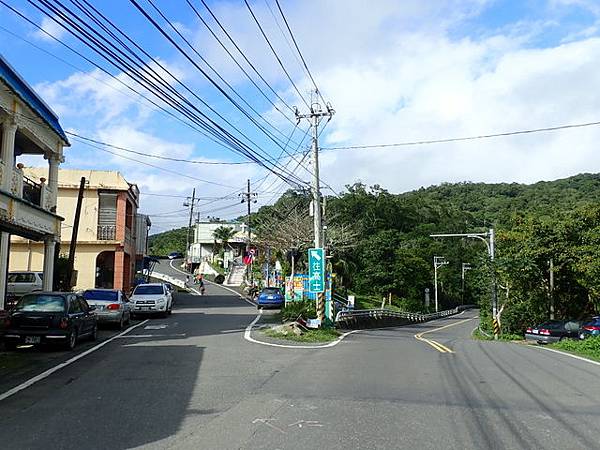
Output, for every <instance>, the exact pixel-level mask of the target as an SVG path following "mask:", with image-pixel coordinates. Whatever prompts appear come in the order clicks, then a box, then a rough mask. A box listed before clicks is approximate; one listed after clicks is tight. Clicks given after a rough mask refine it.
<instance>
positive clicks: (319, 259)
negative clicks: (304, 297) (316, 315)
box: [308, 248, 325, 294]
mask: <svg viewBox="0 0 600 450" xmlns="http://www.w3.org/2000/svg"><path fill="white" fill-rule="evenodd" d="M308 292H311V293H313V294H314V293H319V292H325V252H324V251H323V249H322V248H309V249H308Z"/></svg>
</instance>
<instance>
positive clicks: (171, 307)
mask: <svg viewBox="0 0 600 450" xmlns="http://www.w3.org/2000/svg"><path fill="white" fill-rule="evenodd" d="M167 314H168V315H171V314H173V303H171V306H169V309H168V310H167Z"/></svg>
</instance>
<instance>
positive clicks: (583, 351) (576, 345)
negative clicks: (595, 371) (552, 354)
mask: <svg viewBox="0 0 600 450" xmlns="http://www.w3.org/2000/svg"><path fill="white" fill-rule="evenodd" d="M549 347H551V348H555V349H557V350H563V351H566V352H569V353H573V354H575V355H578V356H583V357H584V358H589V359H593V360H595V361H600V336H595V337H589V338H587V339H584V340H583V341H580V340H572V339H564V340H562V341H561V342H557V343H555V344H550V345H549Z"/></svg>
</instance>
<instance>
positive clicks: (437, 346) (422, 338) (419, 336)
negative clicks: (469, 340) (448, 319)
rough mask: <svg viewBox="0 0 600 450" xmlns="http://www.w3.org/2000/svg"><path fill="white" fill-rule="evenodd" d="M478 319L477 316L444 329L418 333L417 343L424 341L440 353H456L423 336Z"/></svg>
mask: <svg viewBox="0 0 600 450" xmlns="http://www.w3.org/2000/svg"><path fill="white" fill-rule="evenodd" d="M477 317H478V316H475V317H472V318H470V319H464V320H461V321H459V322H455V323H451V324H448V325H444V326H443V327H439V328H434V329H433V330H427V331H423V332H422V333H417V334H415V339H416V340H417V341H422V342H425V343H427V344H429V345H431V346H432V347H433V348H435V349H436V350H437V351H439V352H441V353H454V351H453V350H451V349H450V348H448V347H446V346H445V345H443V344H440V343H439V342H437V341H434V340H433V339H427V338H424V337H423V335H424V334H427V333H433V332H434V331H440V330H443V329H445V328H450V327H454V326H456V325H460V324H462V323H465V322H468V321H470V320H473V319H477Z"/></svg>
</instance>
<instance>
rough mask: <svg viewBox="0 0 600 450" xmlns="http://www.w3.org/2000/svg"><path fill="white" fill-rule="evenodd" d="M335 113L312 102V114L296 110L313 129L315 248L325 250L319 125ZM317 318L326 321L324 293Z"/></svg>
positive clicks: (319, 302) (321, 296) (318, 307)
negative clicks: (324, 118)
mask: <svg viewBox="0 0 600 450" xmlns="http://www.w3.org/2000/svg"><path fill="white" fill-rule="evenodd" d="M334 114H335V111H334V110H333V108H332V107H331V105H329V104H327V105H326V110H325V111H323V109H322V108H321V105H320V104H319V102H317V101H315V102H312V104H311V106H310V112H309V113H307V114H300V113H299V111H298V109H296V120H297V121H298V123H300V120H301V119H308V120H309V122H310V126H311V129H312V168H313V178H312V184H311V190H312V197H313V201H312V204H313V219H314V221H313V228H314V235H315V248H323V221H322V215H321V187H320V178H319V124H320V123H321V120H322V119H323V117H327V118H329V119H330V120H331V117H332V116H333V115H334ZM317 318H318V319H320V320H321V323H324V321H325V302H324V301H323V293H322V292H321V293H317Z"/></svg>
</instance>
